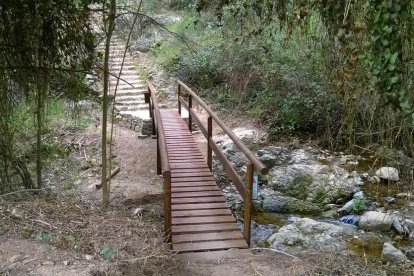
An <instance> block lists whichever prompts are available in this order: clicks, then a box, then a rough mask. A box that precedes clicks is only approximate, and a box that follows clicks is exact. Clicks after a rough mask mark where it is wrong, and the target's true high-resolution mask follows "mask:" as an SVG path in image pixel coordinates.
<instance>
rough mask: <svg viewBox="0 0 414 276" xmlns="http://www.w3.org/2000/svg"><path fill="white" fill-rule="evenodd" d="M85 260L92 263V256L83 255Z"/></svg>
mask: <svg viewBox="0 0 414 276" xmlns="http://www.w3.org/2000/svg"><path fill="white" fill-rule="evenodd" d="M85 259H86V260H87V261H92V260H93V256H92V255H85Z"/></svg>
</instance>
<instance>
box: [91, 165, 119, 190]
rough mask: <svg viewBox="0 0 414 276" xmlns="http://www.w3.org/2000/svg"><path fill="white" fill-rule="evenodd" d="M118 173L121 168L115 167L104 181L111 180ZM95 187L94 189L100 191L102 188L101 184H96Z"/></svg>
mask: <svg viewBox="0 0 414 276" xmlns="http://www.w3.org/2000/svg"><path fill="white" fill-rule="evenodd" d="M120 171H121V168H120V167H116V168H115V169H113V170H112V172H111V174H110V175H109V176H107V177H106V181H109V180H110V179H112V178H113V177H114V176H115V175H117V174H118V173H119V172H120ZM95 187H96V189H100V188H101V187H102V183H101V184H96V185H95Z"/></svg>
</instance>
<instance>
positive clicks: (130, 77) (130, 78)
mask: <svg viewBox="0 0 414 276" xmlns="http://www.w3.org/2000/svg"><path fill="white" fill-rule="evenodd" d="M119 77H120V78H121V79H124V80H126V81H140V78H139V77H138V76H137V75H135V74H130V75H125V74H121V75H120V76H119ZM110 79H111V80H117V79H118V74H116V75H111V76H110ZM121 81H122V80H121Z"/></svg>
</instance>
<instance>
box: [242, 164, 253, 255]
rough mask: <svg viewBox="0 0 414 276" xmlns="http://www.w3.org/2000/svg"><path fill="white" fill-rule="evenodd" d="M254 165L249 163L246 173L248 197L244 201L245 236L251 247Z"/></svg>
mask: <svg viewBox="0 0 414 276" xmlns="http://www.w3.org/2000/svg"><path fill="white" fill-rule="evenodd" d="M253 173H254V165H253V164H251V163H249V165H248V166H247V171H246V196H245V199H244V225H243V235H244V238H245V240H246V242H247V244H248V245H249V247H250V227H251V220H252V205H253V204H252V190H253Z"/></svg>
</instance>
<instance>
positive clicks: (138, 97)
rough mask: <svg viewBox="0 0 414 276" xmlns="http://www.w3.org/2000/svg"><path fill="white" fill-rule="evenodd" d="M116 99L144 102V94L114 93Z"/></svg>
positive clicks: (119, 100)
mask: <svg viewBox="0 0 414 276" xmlns="http://www.w3.org/2000/svg"><path fill="white" fill-rule="evenodd" d="M116 101H117V102H130V101H136V102H144V96H143V95H134V96H123V95H121V96H119V95H118V94H116Z"/></svg>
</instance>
